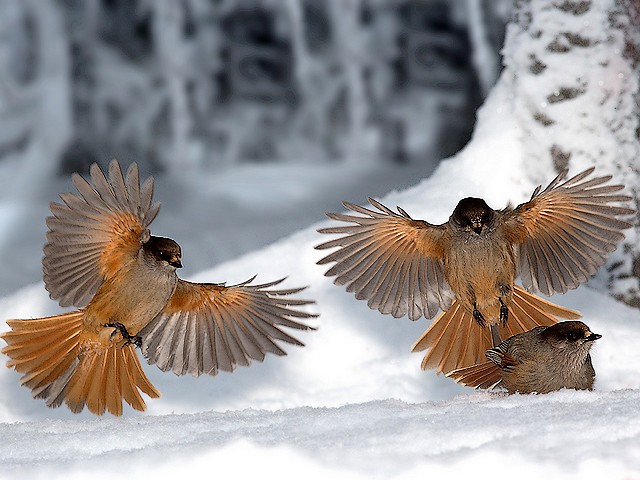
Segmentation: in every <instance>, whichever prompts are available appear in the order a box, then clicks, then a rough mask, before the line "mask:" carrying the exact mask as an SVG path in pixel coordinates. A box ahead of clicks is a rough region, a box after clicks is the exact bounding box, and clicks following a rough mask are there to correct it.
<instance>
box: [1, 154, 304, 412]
mask: <svg viewBox="0 0 640 480" xmlns="http://www.w3.org/2000/svg"><path fill="white" fill-rule="evenodd" d="M90 174H91V183H89V182H88V181H87V180H85V179H84V178H83V177H82V176H81V175H79V174H74V175H73V176H72V180H73V183H74V184H75V187H76V189H77V190H78V193H77V194H72V193H65V194H61V195H60V198H61V199H62V203H51V205H50V208H51V212H52V214H53V216H50V217H48V218H47V226H48V232H47V243H46V245H45V246H44V259H43V261H42V264H43V272H44V283H45V287H46V289H47V290H48V292H49V294H50V297H51V298H52V299H54V300H57V301H58V302H59V304H60V306H62V307H67V306H74V307H77V308H78V309H79V310H75V311H72V312H70V313H64V314H61V315H55V316H52V317H47V318H36V319H29V320H9V321H7V324H8V325H9V327H10V328H11V330H10V331H8V332H6V333H4V334H3V335H2V338H3V339H4V341H5V342H6V343H7V346H6V347H4V348H3V349H2V352H3V353H4V354H6V355H8V356H9V358H10V360H9V362H8V363H7V365H8V366H9V367H13V368H15V370H16V371H17V372H19V373H22V374H23V376H22V378H21V383H22V384H23V385H25V386H27V387H28V388H30V389H31V391H32V395H33V396H34V397H35V398H41V399H44V400H45V401H46V404H47V405H48V406H49V407H57V406H60V405H61V404H62V403H63V402H64V403H65V404H66V405H67V406H68V407H69V409H71V411H73V412H76V413H77V412H80V411H82V410H83V408H84V407H85V406H86V407H87V408H88V409H89V410H90V411H91V412H92V413H94V414H97V415H101V414H103V413H104V412H105V411H108V412H110V413H112V414H114V415H121V414H122V408H123V404H122V400H124V401H125V402H127V403H128V404H129V405H131V407H133V408H134V409H136V410H141V411H142V410H145V409H146V405H145V402H144V400H143V398H142V396H141V394H140V392H143V393H145V394H146V395H148V396H149V397H151V398H156V397H159V395H160V394H159V392H158V391H157V390H156V389H155V388H154V386H153V385H152V384H151V382H150V381H149V380H148V379H147V377H146V375H145V374H144V372H143V370H142V368H141V365H140V361H139V359H138V356H137V354H136V347H139V348H140V350H141V352H142V355H143V356H144V357H145V358H146V359H147V361H148V363H149V364H156V365H157V366H158V367H159V368H160V369H161V370H164V371H168V370H171V371H173V372H174V373H176V374H177V375H184V374H187V373H189V374H191V375H194V376H199V375H201V374H209V375H215V374H217V373H218V371H220V370H222V371H229V372H230V371H233V370H234V369H235V367H236V366H238V365H242V366H248V365H249V364H250V362H251V360H257V361H262V360H263V359H264V357H265V354H267V353H273V354H276V355H285V352H284V350H283V349H282V348H281V346H280V345H279V342H284V343H289V344H294V345H303V344H302V343H301V342H300V341H299V340H297V339H295V338H294V337H292V336H291V335H289V333H287V332H286V328H292V329H298V330H307V329H311V328H312V327H310V326H309V325H307V324H306V323H303V322H302V321H300V320H303V319H304V320H306V319H309V318H313V317H315V316H316V315H314V314H311V313H307V312H305V311H304V306H306V305H308V304H311V303H314V302H312V301H309V300H304V299H297V298H292V296H295V295H294V294H296V293H298V292H300V291H301V290H304V288H291V289H281V288H274V287H276V286H277V285H278V284H280V282H281V281H282V280H277V281H273V282H269V283H263V284H252V281H253V278H252V279H250V280H248V281H246V282H243V283H240V284H237V285H232V286H226V285H225V284H222V283H191V282H188V281H185V280H182V279H180V278H178V276H177V274H176V269H178V268H180V267H182V251H181V249H180V246H179V245H178V244H177V243H176V242H175V241H174V240H171V239H169V238H164V237H157V236H153V235H151V233H150V231H149V225H150V224H151V222H152V221H153V220H154V218H155V217H156V215H157V214H158V211H159V208H160V204H159V203H153V201H152V197H153V177H149V178H148V179H147V180H146V181H145V182H144V184H143V185H142V186H141V185H140V177H139V171H138V166H137V165H136V164H135V163H133V164H131V165H130V167H129V168H128V170H127V174H126V177H125V176H123V174H122V170H121V168H120V165H119V164H118V162H117V161H116V160H113V161H112V162H111V163H110V164H109V168H108V174H109V178H108V179H107V177H106V176H105V174H104V173H103V172H102V170H101V169H100V167H99V166H98V165H97V164H93V165H92V166H91V168H90ZM254 278H255V277H254ZM301 307H302V308H301ZM282 327H286V328H285V329H283V328H282Z"/></svg>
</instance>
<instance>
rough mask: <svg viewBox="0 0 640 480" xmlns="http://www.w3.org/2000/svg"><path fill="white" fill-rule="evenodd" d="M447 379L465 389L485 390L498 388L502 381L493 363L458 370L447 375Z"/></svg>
mask: <svg viewBox="0 0 640 480" xmlns="http://www.w3.org/2000/svg"><path fill="white" fill-rule="evenodd" d="M447 377H449V378H453V379H454V380H455V381H456V382H457V383H461V384H462V385H466V386H467V387H473V388H483V389H487V390H491V389H492V388H495V387H498V386H500V382H501V381H502V373H501V371H500V367H499V366H498V365H496V364H495V363H494V362H484V363H476V364H475V365H471V366H470V367H463V368H458V369H457V370H453V371H452V372H449V373H447Z"/></svg>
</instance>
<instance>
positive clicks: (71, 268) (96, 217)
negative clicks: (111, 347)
mask: <svg viewBox="0 0 640 480" xmlns="http://www.w3.org/2000/svg"><path fill="white" fill-rule="evenodd" d="M108 172H109V178H108V179H107V177H106V176H105V174H104V173H103V172H102V170H101V169H100V167H99V166H98V165H97V164H93V165H92V166H91V168H90V175H91V183H89V182H88V181H87V180H86V179H85V178H83V177H82V176H81V175H78V174H73V175H72V181H73V183H74V185H75V187H76V189H77V193H76V194H72V193H63V194H61V195H60V199H61V200H62V202H63V203H52V204H51V206H50V208H51V213H52V216H50V217H48V218H47V222H46V223H47V227H48V229H49V230H48V232H47V243H46V244H45V246H44V259H43V261H42V265H43V273H44V275H43V277H44V282H45V286H46V288H47V290H48V291H49V294H50V296H51V298H53V299H54V300H58V301H59V303H60V305H61V306H65V307H66V306H71V305H73V306H76V307H80V308H82V307H85V306H86V305H87V304H88V303H89V301H90V300H91V298H92V297H93V295H94V294H95V292H96V291H97V290H98V288H99V287H100V285H101V284H102V282H103V281H104V280H105V279H108V278H110V277H112V276H115V275H117V274H118V270H119V268H121V267H122V266H123V264H124V262H125V261H126V260H127V259H129V258H132V256H135V255H136V254H137V252H138V250H139V249H140V245H141V239H142V235H143V233H144V232H145V230H146V229H147V227H148V226H149V224H150V223H151V221H152V220H153V218H155V215H156V214H157V213H158V209H159V207H160V205H159V204H157V203H156V204H152V196H153V179H152V178H149V179H147V181H146V182H145V184H144V186H143V188H142V189H140V176H139V172H138V166H137V165H136V164H135V163H134V164H131V165H130V166H129V168H128V170H127V175H126V178H125V177H124V176H123V175H122V170H121V168H120V165H119V164H118V162H117V161H116V160H113V161H112V162H111V163H110V164H109V169H108Z"/></svg>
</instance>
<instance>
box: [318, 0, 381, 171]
mask: <svg viewBox="0 0 640 480" xmlns="http://www.w3.org/2000/svg"><path fill="white" fill-rule="evenodd" d="M361 8H362V5H361V0H347V1H344V0H330V1H329V12H330V15H331V25H332V27H333V28H334V31H335V39H336V46H337V48H338V49H339V56H340V64H341V66H342V69H343V72H344V76H345V80H346V87H347V102H346V103H347V112H348V116H349V131H348V133H347V136H346V149H345V160H346V161H347V162H356V163H358V164H362V163H363V162H367V163H370V162H371V160H372V159H374V158H375V156H374V155H372V154H371V152H372V151H373V150H375V148H376V146H375V145H369V144H370V143H371V141H372V140H373V138H372V137H371V136H370V134H371V133H372V132H371V128H370V127H368V125H367V121H368V117H369V107H368V105H369V101H368V100H367V98H366V90H365V79H364V75H365V72H364V68H363V67H364V61H365V60H366V58H367V56H368V55H367V50H366V49H367V43H366V40H365V37H364V32H363V29H362V26H361V25H360V23H359V19H360V10H361ZM371 147H373V148H371Z"/></svg>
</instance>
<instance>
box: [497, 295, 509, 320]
mask: <svg viewBox="0 0 640 480" xmlns="http://www.w3.org/2000/svg"><path fill="white" fill-rule="evenodd" d="M498 300H499V301H500V323H501V324H502V325H503V326H504V325H506V324H507V320H508V319H509V308H507V305H506V304H505V303H504V302H503V301H502V298H498Z"/></svg>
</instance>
